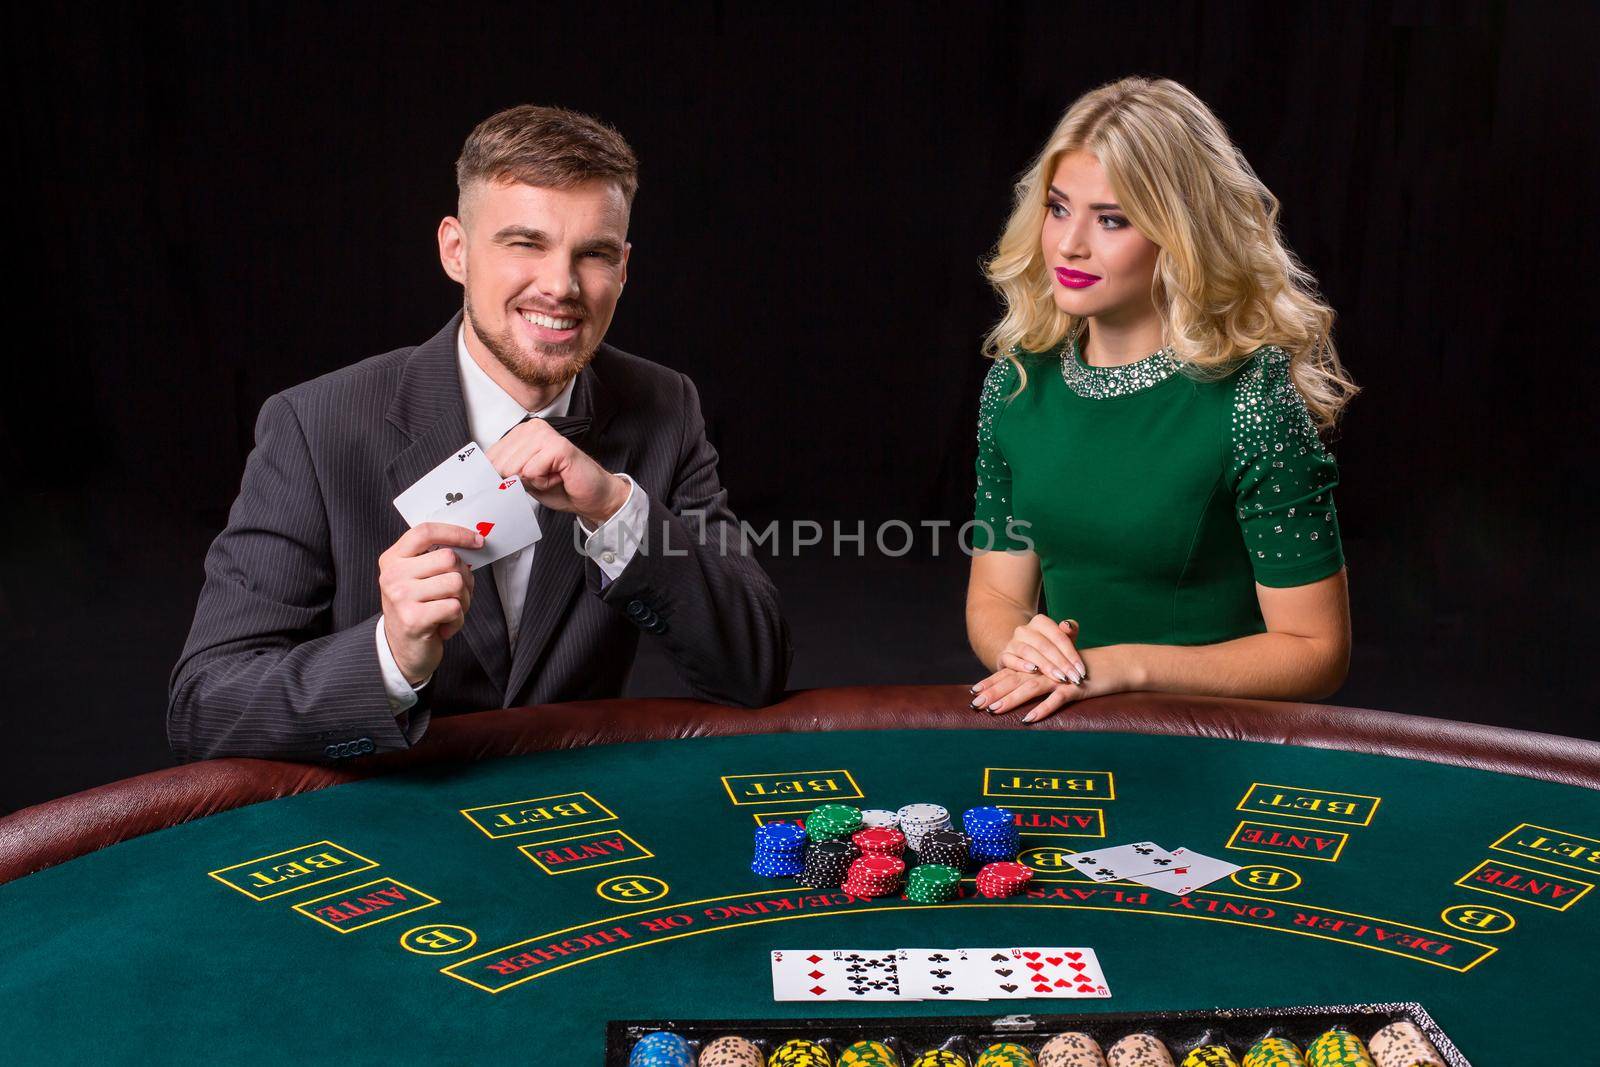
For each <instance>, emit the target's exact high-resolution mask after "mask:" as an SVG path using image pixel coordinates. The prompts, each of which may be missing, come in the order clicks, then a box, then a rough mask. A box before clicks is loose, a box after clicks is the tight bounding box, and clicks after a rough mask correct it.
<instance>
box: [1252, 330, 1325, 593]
mask: <svg viewBox="0 0 1600 1067" xmlns="http://www.w3.org/2000/svg"><path fill="white" fill-rule="evenodd" d="M1229 416H1230V421H1229V431H1230V437H1231V451H1230V468H1229V475H1230V477H1229V480H1230V482H1231V484H1232V487H1233V492H1234V500H1235V514H1236V515H1237V516H1238V519H1239V530H1240V532H1241V533H1243V534H1244V544H1245V549H1246V550H1247V551H1248V552H1249V554H1250V565H1251V567H1252V568H1253V569H1254V571H1255V579H1256V581H1257V582H1259V583H1261V584H1262V585H1266V586H1274V587H1279V588H1287V587H1290V586H1296V585H1307V584H1309V583H1311V582H1316V581H1320V580H1322V579H1323V578H1326V577H1328V576H1329V575H1332V574H1337V573H1338V571H1339V568H1340V567H1342V566H1344V551H1343V548H1342V547H1341V545H1340V541H1339V519H1338V516H1337V515H1336V514H1335V512H1334V507H1333V489H1334V486H1336V485H1338V484H1339V468H1338V466H1337V465H1336V464H1335V463H1334V460H1333V456H1332V455H1330V454H1329V453H1328V451H1327V449H1326V448H1324V447H1323V444H1322V439H1321V438H1320V437H1318V436H1317V428H1316V423H1315V422H1313V421H1312V418H1311V413H1310V412H1309V411H1308V410H1307V409H1306V402H1305V398H1304V397H1302V396H1301V395H1300V392H1299V390H1298V389H1296V388H1295V386H1294V382H1293V381H1292V380H1291V379H1290V377H1289V354H1288V353H1287V352H1285V351H1284V350H1283V349H1281V348H1277V347H1275V346H1269V347H1266V348H1262V349H1260V350H1258V351H1257V352H1256V353H1255V354H1254V355H1252V356H1251V358H1250V362H1249V363H1248V364H1246V366H1245V367H1244V369H1242V370H1241V371H1240V372H1239V375H1238V378H1237V380H1236V385H1235V393H1234V397H1233V403H1232V405H1230V410H1229Z"/></svg>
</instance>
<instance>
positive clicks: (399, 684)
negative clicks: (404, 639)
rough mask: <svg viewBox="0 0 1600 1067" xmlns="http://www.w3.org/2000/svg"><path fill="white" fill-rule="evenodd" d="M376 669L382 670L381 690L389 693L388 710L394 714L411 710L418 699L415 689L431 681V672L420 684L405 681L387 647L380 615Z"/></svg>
mask: <svg viewBox="0 0 1600 1067" xmlns="http://www.w3.org/2000/svg"><path fill="white" fill-rule="evenodd" d="M378 669H379V670H381V671H382V672H383V690H384V692H385V693H387V694H389V710H390V711H391V712H393V713H394V714H396V715H399V714H400V713H401V712H403V711H409V710H411V708H412V707H414V706H415V705H416V703H417V700H418V699H419V698H418V696H417V690H419V689H421V688H422V686H423V685H427V684H428V683H429V682H431V681H433V675H431V674H430V675H428V677H426V678H424V679H423V680H422V685H417V686H413V685H412V684H411V683H410V682H408V681H406V676H405V675H404V674H403V673H402V672H401V670H400V664H398V663H396V662H395V660H394V652H392V651H391V650H390V648H389V636H388V635H387V634H385V633H384V632H383V616H382V615H379V616H378Z"/></svg>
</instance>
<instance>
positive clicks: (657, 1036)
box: [628, 1030, 694, 1067]
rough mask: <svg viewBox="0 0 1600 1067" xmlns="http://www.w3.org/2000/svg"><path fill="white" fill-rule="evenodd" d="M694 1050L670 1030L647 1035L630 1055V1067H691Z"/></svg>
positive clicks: (634, 1047) (656, 1031)
mask: <svg viewBox="0 0 1600 1067" xmlns="http://www.w3.org/2000/svg"><path fill="white" fill-rule="evenodd" d="M693 1063H694V1050H693V1049H691V1048H690V1047H689V1042H687V1041H685V1040H684V1039H683V1038H681V1037H679V1036H678V1035H677V1034H674V1033H672V1032H671V1031H669V1030H655V1031H652V1032H650V1033H648V1034H645V1035H644V1036H643V1037H641V1038H640V1039H639V1042H638V1044H636V1045H634V1046H633V1051H632V1052H630V1053H629V1054H628V1065H629V1067H691V1065H692V1064H693Z"/></svg>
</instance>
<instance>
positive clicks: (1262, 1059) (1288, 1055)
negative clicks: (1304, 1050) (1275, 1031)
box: [1243, 1036, 1306, 1067]
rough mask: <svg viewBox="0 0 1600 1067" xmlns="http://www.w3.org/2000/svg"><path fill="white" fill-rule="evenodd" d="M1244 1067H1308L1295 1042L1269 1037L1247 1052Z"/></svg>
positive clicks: (1252, 1046)
mask: <svg viewBox="0 0 1600 1067" xmlns="http://www.w3.org/2000/svg"><path fill="white" fill-rule="evenodd" d="M1243 1067H1306V1058H1305V1057H1304V1056H1302V1055H1300V1050H1299V1049H1298V1048H1296V1047H1295V1044H1294V1042H1293V1041H1290V1040H1288V1039H1286V1038H1282V1037H1272V1036H1268V1037H1263V1038H1262V1039H1261V1040H1260V1041H1257V1042H1256V1043H1255V1044H1253V1045H1251V1046H1250V1048H1249V1050H1248V1051H1247V1052H1245V1054H1244V1065H1243Z"/></svg>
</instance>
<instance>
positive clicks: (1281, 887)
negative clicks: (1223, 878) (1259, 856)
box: [1228, 863, 1305, 893]
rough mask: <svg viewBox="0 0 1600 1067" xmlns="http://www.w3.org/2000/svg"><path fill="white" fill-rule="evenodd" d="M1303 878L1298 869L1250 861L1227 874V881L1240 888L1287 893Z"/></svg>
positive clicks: (1296, 886)
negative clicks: (1249, 863) (1247, 864)
mask: <svg viewBox="0 0 1600 1067" xmlns="http://www.w3.org/2000/svg"><path fill="white" fill-rule="evenodd" d="M1304 880H1305V879H1303V878H1301V877H1300V872H1299V871H1291V870H1290V869H1289V868H1287V867H1274V866H1272V865H1271V864H1267V863H1252V864H1251V865H1250V866H1248V867H1240V868H1239V869H1238V870H1237V871H1234V872H1233V873H1232V874H1230V875H1228V881H1230V882H1232V883H1233V884H1234V885H1236V886H1239V887H1240V888H1242V889H1253V890H1255V891H1256V892H1259V893H1287V892H1288V891H1289V890H1291V889H1295V888H1298V887H1299V885H1300V883H1301V882H1302V881H1304Z"/></svg>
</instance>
